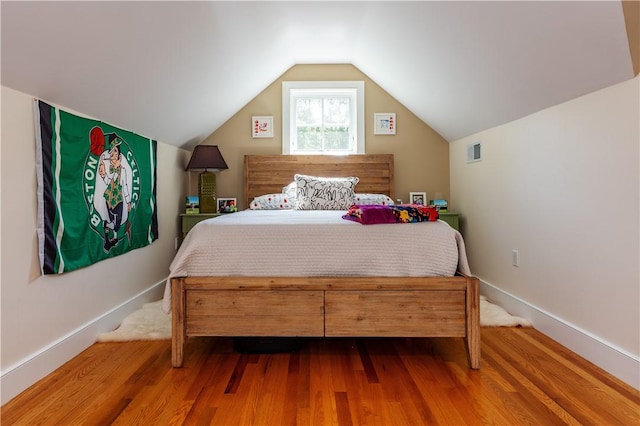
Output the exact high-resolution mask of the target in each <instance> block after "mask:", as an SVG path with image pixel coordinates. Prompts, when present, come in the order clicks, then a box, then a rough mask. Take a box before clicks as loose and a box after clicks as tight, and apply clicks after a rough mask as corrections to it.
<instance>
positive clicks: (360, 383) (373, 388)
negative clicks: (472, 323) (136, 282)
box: [1, 328, 640, 426]
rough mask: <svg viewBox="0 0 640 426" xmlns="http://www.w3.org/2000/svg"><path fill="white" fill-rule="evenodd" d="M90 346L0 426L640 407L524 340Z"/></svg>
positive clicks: (636, 419)
mask: <svg viewBox="0 0 640 426" xmlns="http://www.w3.org/2000/svg"><path fill="white" fill-rule="evenodd" d="M185 354H186V356H185V366H184V368H180V369H173V368H171V367H170V362H171V345H170V342H168V341H160V342H130V343H99V344H95V345H93V346H91V347H90V348H89V349H87V350H86V351H84V352H83V353H81V354H80V355H78V356H77V357H75V358H74V359H73V360H71V361H69V362H68V363H67V364H65V365H64V366H62V367H61V368H60V369H58V370H56V371H55V372H53V373H52V374H50V375H49V376H47V377H46V378H44V379H43V380H41V381H40V382H38V383H37V384H35V385H34V386H32V387H31V388H29V389H27V390H26V391H24V392H23V393H22V394H20V395H18V396H17V397H16V398H14V399H13V400H12V401H10V402H8V403H7V404H5V406H3V407H2V410H1V416H2V417H1V422H2V425H3V426H4V425H38V424H42V425H108V424H116V425H133V424H139V425H147V424H149V425H170V424H188V425H191V424H195V425H207V424H216V425H296V424H298V425H359V424H367V425H420V424H429V425H435V424H451V425H473V424H500V425H519V424H534V425H555V424H585V425H589V424H592V425H614V424H619V425H638V424H640V395H639V392H638V391H637V390H635V389H633V388H632V387H630V386H627V385H625V384H624V383H622V382H620V381H619V380H617V379H615V378H613V377H612V376H610V375H608V374H607V373H605V372H604V371H602V370H601V369H599V368H597V367H595V366H593V365H592V364H590V363H589V362H587V361H585V360H584V359H582V358H580V357H578V356H577V355H575V354H574V353H572V352H570V351H569V350H567V349H566V348H564V347H562V346H560V345H558V344H557V343H555V342H553V341H552V340H551V339H549V338H547V337H546V336H544V335H542V334H541V333H539V332H538V331H536V330H534V329H522V328H495V329H492V328H485V329H482V364H481V369H480V370H479V371H474V370H469V369H468V368H467V360H466V357H465V348H464V343H463V341H462V340H461V339H445V338H442V339H347V338H345V339H311V340H308V341H306V343H305V345H304V346H303V347H302V349H301V350H299V351H298V352H295V353H292V354H289V353H284V354H271V355H265V354H260V355H255V354H254V355H251V354H250V355H247V354H239V353H236V352H234V351H233V341H232V339H229V338H191V339H189V340H188V343H187V346H186V352H185Z"/></svg>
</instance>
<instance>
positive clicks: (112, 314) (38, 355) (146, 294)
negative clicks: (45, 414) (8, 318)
mask: <svg viewBox="0 0 640 426" xmlns="http://www.w3.org/2000/svg"><path fill="white" fill-rule="evenodd" d="M165 283H166V281H165V280H163V281H161V282H158V283H156V284H154V285H152V286H151V287H149V288H148V289H147V290H144V291H143V292H141V293H139V294H137V295H136V296H133V297H132V298H130V299H129V300H127V301H125V302H123V303H121V304H120V305H119V306H116V307H114V308H113V309H111V310H110V311H108V312H105V313H104V314H102V315H100V316H99V317H97V318H95V319H93V320H91V321H89V322H88V323H86V324H84V325H82V326H80V327H78V328H77V329H75V330H73V331H72V332H70V333H69V334H67V335H66V336H63V337H62V338H60V339H58V340H56V341H54V342H52V343H50V344H49V345H47V346H45V347H43V348H42V349H40V350H39V351H37V352H34V353H33V354H31V355H29V356H27V357H25V358H24V359H23V360H21V361H19V362H17V363H15V364H14V365H12V366H10V367H8V368H7V369H5V370H4V371H3V372H2V374H1V375H0V390H1V402H0V405H4V404H5V403H7V402H9V401H10V400H11V399H12V398H14V397H15V396H16V395H18V394H19V393H20V392H22V391H24V390H25V389H27V388H28V387H29V386H31V385H33V384H34V383H36V382H37V381H38V380H40V379H42V378H43V377H45V376H46V375H48V374H50V373H51V372H53V371H54V370H55V369H56V368H58V367H60V366H61V365H63V364H64V363H65V362H67V361H69V360H70V359H72V358H73V357H74V356H76V355H78V354H79V353H80V352H82V351H83V350H85V349H86V348H88V347H89V346H91V345H92V344H94V343H95V341H96V337H97V336H98V334H100V333H104V332H106V331H110V330H113V329H115V328H116V327H117V326H118V325H119V324H120V323H121V322H122V320H123V319H124V317H126V316H127V315H129V314H130V313H132V312H134V311H136V310H138V309H140V307H141V306H142V304H144V303H147V302H153V301H156V300H159V299H160V298H162V295H163V293H164V285H165Z"/></svg>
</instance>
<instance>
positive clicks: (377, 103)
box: [191, 64, 449, 208]
mask: <svg viewBox="0 0 640 426" xmlns="http://www.w3.org/2000/svg"><path fill="white" fill-rule="evenodd" d="M300 80H361V81H364V82H365V131H366V134H365V138H366V140H365V149H366V153H367V154H388V153H391V154H394V156H395V198H402V200H403V201H405V202H406V201H408V197H409V192H410V191H426V192H427V194H428V195H429V196H431V195H433V194H434V193H435V192H436V191H437V192H442V193H443V195H444V196H445V197H447V198H448V196H449V145H448V143H447V142H446V141H445V140H444V139H443V138H442V137H441V136H440V135H438V134H437V133H436V132H435V131H434V130H433V129H431V128H430V127H429V126H427V125H426V124H425V123H424V122H422V121H421V120H420V119H418V118H417V117H416V116H415V115H413V114H412V113H411V112H410V111H409V110H407V109H406V108H405V107H404V106H403V105H402V104H400V103H399V102H398V101H397V100H395V99H394V98H393V97H391V96H390V95H389V94H388V93H387V92H385V91H384V90H383V89H382V88H381V87H380V86H378V85H377V84H376V83H375V82H373V81H372V80H371V79H369V78H368V77H367V76H366V75H365V74H363V73H362V72H361V71H360V70H358V69H357V68H356V67H354V66H353V65H342V64H339V65H296V66H294V67H292V68H291V69H289V70H288V71H287V72H285V73H284V74H283V75H282V76H281V77H280V78H278V79H277V80H276V81H274V82H273V83H272V84H271V85H270V86H269V87H267V88H266V89H265V90H264V91H263V92H262V93H260V94H259V95H258V96H256V97H255V98H254V99H253V100H252V101H251V102H249V103H248V104H247V105H246V106H245V107H244V108H242V109H241V110H240V111H239V112H238V113H237V114H236V115H234V116H233V117H231V118H230V119H229V120H228V121H227V122H226V123H225V124H224V125H223V126H221V127H220V128H219V129H218V130H216V131H215V132H214V133H213V134H211V135H210V136H209V137H208V138H206V139H205V140H204V141H203V142H202V143H203V144H209V145H218V146H219V147H220V151H221V152H222V155H223V156H224V158H225V160H226V162H227V164H228V165H229V170H226V171H223V172H220V173H218V177H217V184H218V196H219V197H236V198H238V202H239V203H242V199H243V194H242V190H243V184H242V165H243V158H244V155H246V154H280V153H281V152H282V82H283V81H300ZM220 102H224V100H220ZM376 112H395V113H396V119H397V123H398V129H397V132H396V135H395V136H379V135H374V134H373V114H374V113H376ZM253 115H272V116H273V117H274V134H275V136H274V137H273V138H268V139H253V138H252V137H251V116H253ZM292 180H293V176H292ZM191 193H192V194H197V174H196V173H192V174H191ZM240 207H241V208H244V207H245V206H242V205H240Z"/></svg>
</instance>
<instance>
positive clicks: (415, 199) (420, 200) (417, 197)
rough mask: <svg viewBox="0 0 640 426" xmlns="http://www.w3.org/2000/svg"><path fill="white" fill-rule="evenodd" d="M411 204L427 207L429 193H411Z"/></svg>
mask: <svg viewBox="0 0 640 426" xmlns="http://www.w3.org/2000/svg"><path fill="white" fill-rule="evenodd" d="M409 203H410V204H422V205H423V206H426V205H427V193H426V192H410V193H409Z"/></svg>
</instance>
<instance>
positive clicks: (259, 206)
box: [249, 194, 295, 210]
mask: <svg viewBox="0 0 640 426" xmlns="http://www.w3.org/2000/svg"><path fill="white" fill-rule="evenodd" d="M294 207H295V199H292V198H289V197H287V196H285V195H284V194H266V195H260V196H259V197H256V198H254V199H253V201H252V202H251V204H250V205H249V208H250V209H251V210H290V209H293V208H294Z"/></svg>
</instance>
